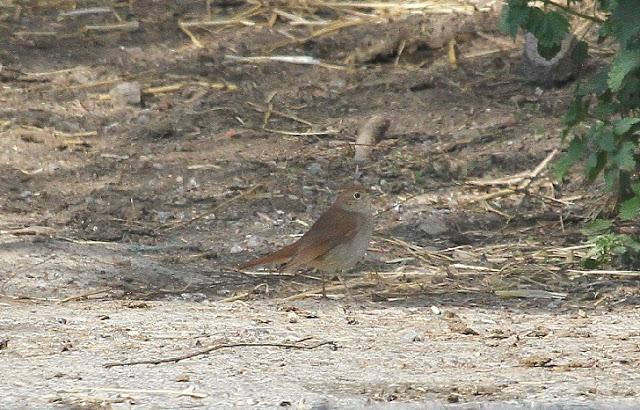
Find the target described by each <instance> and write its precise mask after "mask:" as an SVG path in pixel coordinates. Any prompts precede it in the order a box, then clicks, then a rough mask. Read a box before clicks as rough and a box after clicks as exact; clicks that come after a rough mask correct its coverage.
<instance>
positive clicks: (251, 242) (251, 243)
mask: <svg viewBox="0 0 640 410" xmlns="http://www.w3.org/2000/svg"><path fill="white" fill-rule="evenodd" d="M263 242H264V239H262V238H260V237H259V236H253V235H252V236H250V237H249V239H248V240H247V247H249V248H252V249H255V248H257V247H258V246H260V245H261V244H262V243H263Z"/></svg>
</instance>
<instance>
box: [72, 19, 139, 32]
mask: <svg viewBox="0 0 640 410" xmlns="http://www.w3.org/2000/svg"><path fill="white" fill-rule="evenodd" d="M139 28H140V23H139V22H138V21H128V22H126V23H122V24H105V25H102V26H85V27H84V29H83V31H85V32H96V33H105V32H108V31H120V30H122V31H135V30H137V29H139Z"/></svg>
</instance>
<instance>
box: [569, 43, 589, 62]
mask: <svg viewBox="0 0 640 410" xmlns="http://www.w3.org/2000/svg"><path fill="white" fill-rule="evenodd" d="M587 57H589V44H587V42H586V41H582V40H580V41H578V43H577V44H576V46H575V48H574V49H573V51H572V52H571V60H573V61H575V62H576V63H577V64H582V63H584V62H585V61H586V60H587Z"/></svg>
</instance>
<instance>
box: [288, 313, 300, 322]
mask: <svg viewBox="0 0 640 410" xmlns="http://www.w3.org/2000/svg"><path fill="white" fill-rule="evenodd" d="M298 320H299V317H298V314H297V313H296V312H289V313H287V321H288V322H289V323H298Z"/></svg>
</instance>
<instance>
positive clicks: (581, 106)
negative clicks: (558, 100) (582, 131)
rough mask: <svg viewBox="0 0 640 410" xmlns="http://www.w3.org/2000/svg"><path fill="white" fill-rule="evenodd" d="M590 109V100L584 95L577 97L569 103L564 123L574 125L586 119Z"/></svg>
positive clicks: (569, 125)
mask: <svg viewBox="0 0 640 410" xmlns="http://www.w3.org/2000/svg"><path fill="white" fill-rule="evenodd" d="M588 111H589V100H587V99H584V100H583V98H582V97H576V98H575V99H574V100H573V101H572V102H571V105H569V108H568V109H567V112H566V113H565V114H564V123H565V124H566V125H567V126H568V127H573V126H574V125H576V124H578V123H579V122H582V121H584V119H585V118H587V113H588Z"/></svg>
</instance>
